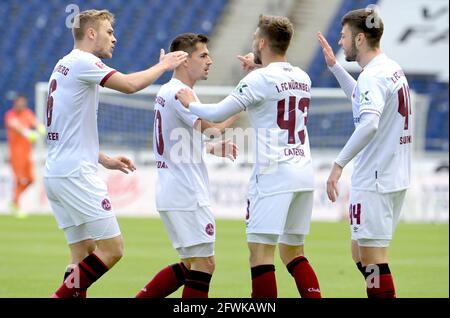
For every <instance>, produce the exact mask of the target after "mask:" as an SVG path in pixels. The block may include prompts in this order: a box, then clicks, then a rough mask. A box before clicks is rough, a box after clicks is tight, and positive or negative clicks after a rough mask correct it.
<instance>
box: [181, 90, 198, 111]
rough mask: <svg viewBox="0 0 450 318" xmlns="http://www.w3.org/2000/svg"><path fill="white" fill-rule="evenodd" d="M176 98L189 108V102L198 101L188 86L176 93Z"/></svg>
mask: <svg viewBox="0 0 450 318" xmlns="http://www.w3.org/2000/svg"><path fill="white" fill-rule="evenodd" d="M176 99H178V100H179V101H180V102H181V104H183V106H184V107H186V108H189V104H190V103H193V102H195V101H197V99H196V98H195V95H194V93H193V92H192V91H191V90H190V89H187V88H182V89H180V90H179V91H178V93H177V94H176Z"/></svg>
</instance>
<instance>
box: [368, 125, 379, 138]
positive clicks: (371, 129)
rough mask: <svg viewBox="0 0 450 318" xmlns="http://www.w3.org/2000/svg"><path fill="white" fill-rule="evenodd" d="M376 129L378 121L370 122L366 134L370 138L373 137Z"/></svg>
mask: <svg viewBox="0 0 450 318" xmlns="http://www.w3.org/2000/svg"><path fill="white" fill-rule="evenodd" d="M377 131H378V122H371V123H370V124H369V125H367V134H368V135H369V137H370V138H373V137H374V136H375V135H376V133H377Z"/></svg>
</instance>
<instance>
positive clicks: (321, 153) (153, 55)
mask: <svg viewBox="0 0 450 318" xmlns="http://www.w3.org/2000/svg"><path fill="white" fill-rule="evenodd" d="M372 4H376V5H378V6H379V8H380V11H381V15H382V17H386V20H385V35H384V38H383V41H382V48H383V51H384V52H385V53H387V55H389V56H391V57H393V58H394V59H396V60H397V61H398V62H399V63H400V64H401V65H402V66H403V67H404V69H405V73H406V74H407V77H408V80H409V83H410V87H411V89H412V90H413V91H414V92H415V96H416V101H417V103H416V104H415V105H414V106H415V107H416V108H415V109H414V110H413V111H414V112H415V115H416V116H415V117H416V118H415V124H416V125H417V126H418V127H422V129H420V130H417V131H416V132H417V136H415V138H416V140H417V142H416V143H415V154H414V166H413V186H412V189H411V190H410V191H409V199H408V200H407V202H406V204H405V208H404V210H403V216H402V218H403V221H404V223H402V224H401V226H400V229H399V232H400V233H404V234H399V236H401V235H404V236H403V237H404V244H405V246H398V247H397V249H398V250H399V251H408V248H406V245H408V244H411V242H412V241H411V240H410V237H411V236H414V237H416V236H419V235H421V236H426V237H427V239H428V240H421V241H419V242H418V243H417V244H418V245H419V246H423V248H429V244H433V245H435V246H434V247H435V248H436V251H435V253H434V254H432V255H430V257H431V258H432V259H433V264H434V265H433V266H434V268H435V269H436V271H435V272H434V273H435V274H434V275H435V276H434V280H435V282H436V284H437V287H436V286H434V288H435V289H436V293H432V292H431V293H430V292H421V291H420V290H419V286H420V284H416V285H415V284H413V285H412V287H411V288H409V287H408V288H405V292H404V295H410V296H411V297H422V296H423V297H433V296H434V297H442V296H445V297H448V202H449V198H448V193H449V192H448V191H449V190H448V119H449V118H448V105H449V102H448V98H449V97H448V15H449V5H448V1H444V0H443V1H440V0H414V1H406V0H399V1H393V0H380V1H366V0H325V1H317V0H210V1H204V0H186V1H181V0H165V1H163V0H130V1H127V2H126V5H124V3H123V2H122V1H119V0H108V1H106V0H88V1H71V2H68V1H60V0H49V1H38V0H27V1H16V0H3V1H1V2H0V17H1V18H0V30H1V31H2V37H1V38H0V106H1V108H0V229H1V231H0V235H1V238H2V240H1V241H0V251H2V252H4V253H0V255H2V256H0V297H21V296H23V297H45V296H46V294H48V293H49V292H50V291H51V286H52V284H51V280H52V279H53V280H54V277H53V276H57V275H53V276H52V277H51V278H50V277H48V279H49V280H47V281H46V282H45V284H47V283H48V286H47V285H45V284H44V285H39V286H37V287H36V288H35V290H32V291H29V292H28V293H23V292H22V293H21V291H20V288H18V287H15V286H20V285H21V283H19V281H20V274H19V273H21V270H22V271H24V272H27V270H26V268H21V267H17V266H16V267H14V264H16V263H20V260H21V257H19V255H22V254H21V253H19V252H17V251H18V249H20V248H29V246H33V243H36V242H35V239H34V237H35V236H38V237H39V238H42V239H43V240H42V242H46V244H48V245H45V244H44V243H42V244H38V245H37V247H36V250H34V252H32V255H35V254H36V255H43V256H45V255H46V253H49V254H51V255H53V256H54V257H55V262H60V263H61V264H63V265H61V266H63V267H64V262H65V261H66V258H67V255H66V254H64V253H63V252H64V244H62V243H63V242H64V239H63V236H62V234H61V233H59V232H58V230H57V228H56V226H55V224H54V221H52V218H51V216H48V215H49V213H50V211H49V208H48V203H47V202H46V199H45V193H44V191H43V187H42V182H41V176H42V165H43V162H44V160H45V146H44V144H43V141H42V140H41V141H40V142H38V143H37V144H36V147H35V161H36V172H37V175H38V181H37V182H36V184H35V185H34V186H33V187H32V188H31V189H29V190H28V192H27V193H26V195H25V196H24V198H23V206H24V209H25V210H27V211H28V212H30V213H32V214H37V215H44V216H32V217H30V218H28V219H25V220H15V219H12V218H11V217H10V216H8V202H9V200H10V193H11V189H12V187H11V184H12V182H11V172H10V170H9V166H8V164H7V151H6V149H7V148H6V142H5V138H6V137H5V129H4V123H3V116H4V113H5V112H6V110H7V109H8V108H9V107H10V105H11V101H12V99H13V98H14V97H15V96H16V94H18V93H21V94H24V95H26V96H27V97H28V99H29V105H30V107H31V108H32V109H34V110H36V112H37V115H38V116H39V117H40V118H43V116H44V112H43V107H44V106H43V105H44V103H45V92H46V90H47V89H46V86H45V83H44V84H40V85H39V84H38V83H39V82H45V81H47V79H48V77H49V75H50V73H51V71H52V68H53V67H54V65H55V63H56V61H57V59H59V58H60V57H62V56H64V55H65V54H67V53H68V52H69V51H70V50H71V49H72V47H73V39H72V36H71V34H70V31H69V30H68V29H67V28H66V26H65V23H66V20H67V17H68V16H69V15H70V14H71V13H72V12H73V11H71V10H73V8H74V5H77V6H78V7H79V8H80V10H85V9H90V8H98V9H101V8H106V9H109V10H110V11H111V12H113V13H114V14H115V16H116V24H115V36H116V38H117V39H118V44H117V46H116V49H115V51H114V57H113V58H112V59H111V60H106V61H105V62H106V63H107V64H108V65H110V66H111V67H114V68H117V69H118V70H120V71H122V72H125V73H127V72H133V71H137V70H141V69H143V68H146V67H148V66H150V65H152V64H154V63H156V62H157V59H158V57H159V49H160V48H165V49H166V50H167V48H168V45H169V43H170V41H171V39H172V38H173V37H174V36H175V35H177V34H179V33H182V32H198V33H205V34H208V35H210V36H211V40H212V42H211V44H210V51H211V55H212V58H213V60H214V64H213V67H212V70H211V72H210V78H209V79H208V81H205V82H201V83H199V84H198V85H201V86H205V87H204V91H205V94H204V98H202V100H208V99H211V100H218V99H219V98H221V97H222V96H223V95H224V94H225V95H226V94H227V92H229V91H230V90H231V89H232V87H233V86H235V85H236V84H237V83H238V81H239V79H240V78H242V77H243V76H244V73H243V72H242V71H241V70H240V67H239V63H238V62H237V60H236V58H235V56H236V54H243V53H247V52H248V51H249V50H250V48H251V39H252V36H253V32H254V29H255V25H256V21H257V17H258V15H259V14H260V13H264V14H274V15H286V16H288V17H289V18H290V19H291V20H292V21H293V23H294V25H295V27H296V33H295V36H294V39H293V43H292V46H291V48H290V51H289V54H288V56H289V61H290V62H291V63H293V64H296V65H299V66H300V67H302V68H303V69H305V70H306V71H307V72H308V73H309V74H310V76H311V79H312V82H313V88H314V90H313V102H312V105H311V109H310V114H309V118H308V130H309V135H310V142H311V147H312V151H313V156H314V157H313V159H314V162H315V166H316V172H317V174H316V175H317V180H316V183H317V191H316V194H315V212H314V215H315V217H314V220H315V222H316V223H315V224H313V232H312V233H313V234H314V228H317V232H316V233H317V234H318V236H320V233H323V234H324V235H323V236H321V238H322V239H323V240H324V241H323V242H322V241H320V242H318V243H317V244H316V246H319V248H320V247H322V243H323V244H327V241H329V240H334V239H337V238H334V239H333V238H330V237H328V236H327V235H325V233H327V232H328V231H334V230H335V229H339V231H343V233H344V234H345V235H341V236H339V238H340V239H342V242H343V244H345V240H346V239H347V236H346V235H347V234H348V233H346V229H347V228H346V226H345V225H344V223H343V222H344V221H345V219H346V210H347V207H346V198H347V194H348V179H349V175H350V173H351V167H349V168H348V169H346V170H347V171H346V175H345V176H344V179H343V181H342V187H343V189H344V190H343V191H342V193H343V195H342V198H341V200H340V201H339V203H338V204H337V205H331V204H329V203H328V202H327V200H326V197H325V193H324V181H325V180H326V177H327V174H328V171H329V170H328V168H329V166H330V163H331V162H332V160H333V159H334V157H335V156H336V155H337V153H338V151H339V149H340V148H341V147H342V146H343V145H344V143H345V141H346V140H347V138H348V137H349V136H350V134H351V132H352V130H353V127H352V121H351V114H350V113H349V111H348V110H347V111H341V110H339V111H336V110H335V109H341V108H342V107H345V106H346V105H348V102H346V101H345V99H343V98H342V94H339V93H338V90H333V88H337V87H338V84H337V82H336V80H335V79H334V77H333V76H332V75H331V73H330V72H329V71H328V70H327V68H326V66H325V62H324V59H323V57H322V53H321V50H320V49H319V47H318V45H317V41H316V37H315V33H316V31H321V32H322V33H324V34H325V35H326V37H327V39H328V40H329V42H330V44H331V45H332V46H333V48H334V50H335V52H336V53H337V55H338V57H339V59H340V60H341V61H342V54H341V53H338V52H339V48H338V45H337V42H338V39H339V34H340V30H341V27H340V18H341V17H342V15H343V14H344V13H345V12H347V11H348V10H351V9H356V8H364V7H366V6H368V5H372ZM400 12H401V13H400ZM343 64H344V65H345V67H347V68H348V69H349V70H350V71H351V72H352V73H353V74H354V75H355V76H357V73H358V70H357V69H356V68H354V67H352V66H351V65H350V64H349V63H345V62H343ZM170 76H171V74H170V73H166V74H165V75H164V76H162V77H161V78H160V79H159V80H158V81H157V83H156V84H163V83H164V82H166V81H167V80H168V79H169V78H170ZM154 90H155V88H153V90H151V89H149V90H146V91H145V92H144V94H140V95H137V96H134V97H130V96H122V95H123V94H122V95H121V94H110V93H109V92H107V91H103V92H104V94H103V95H102V97H103V98H102V99H101V105H100V110H99V130H100V139H101V148H102V149H103V150H106V152H107V153H111V154H115V153H125V154H128V155H129V156H131V157H133V158H134V159H135V161H136V162H137V164H138V168H139V169H138V172H137V173H136V174H134V175H133V176H131V177H130V176H122V175H120V174H118V173H110V172H107V171H105V170H104V169H100V174H101V175H102V177H104V178H105V180H107V183H108V187H109V191H110V193H111V196H112V201H113V204H114V207H115V209H116V212H117V213H118V214H119V215H120V216H122V217H126V218H124V219H123V220H122V222H123V223H125V225H124V227H126V229H130V232H135V231H138V232H139V231H142V235H144V236H145V239H144V238H142V237H138V236H136V235H135V234H129V235H128V237H130V240H133V239H134V238H135V237H136V242H137V241H139V240H141V241H139V244H143V242H147V243H148V244H149V245H151V246H147V247H146V248H147V249H148V251H149V252H148V253H152V252H151V251H152V249H151V247H152V246H154V244H156V243H155V242H154V241H151V237H150V238H149V236H152V235H157V236H161V237H162V238H164V239H165V240H163V239H162V238H161V237H159V239H160V240H162V241H161V242H159V243H157V244H162V245H163V246H164V248H163V249H161V250H169V251H170V244H169V243H168V240H167V238H166V237H165V234H164V232H163V230H162V224H161V223H160V222H159V220H158V218H157V213H156V211H155V208H154V199H153V189H154V186H155V185H154V178H155V175H156V171H155V169H154V162H153V153H152V149H151V141H152V135H153V112H152V107H153V105H152V104H153V102H152V98H153V95H152V94H154ZM315 92H317V94H316V95H317V96H319V95H320V98H317V99H316V102H314V97H315ZM316 109H317V110H318V111H316ZM247 125H248V123H247V121H246V117H245V114H244V115H243V116H242V118H241V119H240V120H239V121H238V122H237V124H236V125H235V126H237V127H247ZM241 151H242V156H241V158H240V159H239V160H238V161H237V163H235V164H231V163H227V162H224V161H222V160H215V159H214V158H213V159H210V161H211V162H209V170H210V177H211V188H212V196H213V199H214V202H215V203H214V204H215V209H214V210H215V213H216V215H217V216H218V217H219V219H221V221H219V223H218V231H220V227H219V226H220V225H221V224H223V225H222V227H223V229H224V232H225V233H232V231H235V230H236V228H239V229H240V230H241V231H240V232H238V233H239V234H238V235H231V234H230V237H229V244H233V242H234V241H232V240H233V239H236V238H240V239H242V241H240V242H239V244H240V245H239V248H240V249H241V250H242V257H243V258H242V259H241V260H240V261H241V263H240V264H241V265H240V266H241V267H242V268H241V270H242V272H243V273H244V274H242V275H245V274H247V271H246V255H245V253H246V248H245V246H244V245H243V244H242V242H244V237H243V236H242V231H243V227H244V225H243V224H242V222H241V221H240V219H242V218H243V217H244V215H245V210H244V209H245V201H244V198H245V191H246V187H245V186H246V182H247V176H248V173H249V168H250V165H249V164H248V161H249V160H248V156H249V154H250V153H251V149H248V147H241ZM3 214H4V216H2V215H3ZM142 216H144V217H147V216H150V217H153V218H150V219H149V220H147V219H146V220H145V221H144V222H147V223H146V224H148V229H145V228H142V229H139V226H140V225H141V224H140V223H141V222H140V221H139V219H136V217H142ZM226 218H231V219H232V220H229V221H227V220H222V219H226ZM236 219H237V220H236ZM233 220H234V221H233ZM323 221H333V223H329V224H328V223H323ZM150 222H151V224H150ZM222 222H223V223H222ZM131 224H134V225H131ZM144 224H145V223H144ZM330 226H331V228H329V227H330ZM40 229H46V230H45V231H46V232H45V234H44V233H43V232H42V230H40ZM228 229H229V230H228ZM231 229H233V230H231ZM230 231H231V232H230ZM50 233H51V234H50ZM124 234H125V236H126V237H127V233H126V231H125V229H124ZM22 235H23V237H22ZM46 235H49V237H51V238H52V240H47V239H46ZM24 238H27V239H24ZM53 238H54V239H55V241H53ZM38 240H39V239H38ZM149 240H150V241H149ZM219 240H220V236H219V232H218V241H219ZM227 240H228V238H227ZM309 240H310V241H311V247H310V248H311V252H312V253H313V248H314V246H315V245H314V235H312V236H311V238H310V239H309ZM127 243H129V242H127ZM218 244H221V243H220V242H218ZM128 245H129V244H128ZM55 246H57V247H55ZM220 246H221V245H218V249H219V247H220ZM58 247H59V249H60V250H61V252H58V253H56V250H58ZM234 248H235V247H234ZM234 248H233V247H230V246H227V247H226V249H234ZM144 249H145V248H144ZM130 250H131V251H135V250H136V249H135V247H133V246H131V247H130ZM394 250H395V248H394ZM58 251H59V250H58ZM336 251H342V253H348V251H347V250H346V248H345V247H343V246H341V249H336ZM433 251H434V250H433ZM323 252H324V253H328V252H329V250H327V249H325V250H323ZM55 253H56V254H57V256H55ZM166 253H168V254H166V256H164V255H161V256H160V258H157V259H156V261H155V262H156V264H155V265H154V266H155V270H156V269H157V268H158V267H161V266H163V265H165V262H166V261H165V258H167V259H168V261H170V258H172V259H173V258H174V257H175V254H174V253H172V254H170V252H166ZM430 253H432V251H431V250H430ZM318 254H320V253H318ZM7 255H10V257H11V258H14V261H12V262H8V261H4V262H2V261H1V260H2V259H3V260H7V259H8V258H7ZM226 255H228V254H227V253H225V252H224V253H223V257H224V262H226V261H227V260H226V258H225V256H226ZM394 255H395V254H394V252H393V256H394ZM341 256H343V257H344V258H343V259H348V258H349V257H350V256H349V255H340V254H339V257H341ZM133 257H136V255H134V256H133V255H131V256H129V259H130V260H132V259H133ZM230 257H233V254H232V253H231V254H230ZM402 257H403V256H402ZM218 258H219V256H218ZM402 261H404V262H406V264H405V265H404V266H405V268H408V266H409V270H410V271H411V275H412V276H413V273H414V271H415V270H416V269H415V268H414V267H413V265H414V264H418V263H420V261H419V260H417V259H414V258H409V256H408V255H406V256H404V258H403V259H402ZM130 262H131V261H130ZM141 262H142V260H141ZM318 262H319V260H318ZM325 262H328V261H327V260H325ZM408 262H409V263H408ZM346 263H347V264H348V266H352V265H351V262H349V261H348V260H347V262H346ZM53 265H54V264H52V266H53ZM45 266H49V264H48V263H46V264H45ZM142 266H143V265H142ZM230 266H231V265H230ZM422 266H425V265H424V264H422ZM55 270H58V269H57V268H55ZM119 270H120V268H119ZM119 270H118V271H119ZM347 270H348V271H350V270H349V269H348V268H347ZM441 270H443V271H444V272H445V274H437V273H438V272H441ZM147 271H148V269H147ZM405 271H407V269H405ZM149 272H150V273H151V271H149ZM323 272H324V273H325V272H326V269H324V270H323ZM424 272H425V271H424ZM41 274H42V273H41ZM432 274H433V273H431V274H430V273H429V272H428V271H427V275H432ZM329 275H330V276H331V273H329ZM41 276H42V277H45V275H41ZM111 276H112V275H111ZM42 277H41V278H40V279H41V280H43V279H42ZM219 277H220V275H219ZM246 279H247V278H246V276H244V277H243V279H242V280H243V281H245V280H246ZM49 281H50V283H49ZM145 281H146V279H144V280H140V283H144V282H145ZM140 283H139V284H140ZM105 284H108V282H106V283H105ZM139 284H137V285H138V286H139V287H140V285H139ZM218 284H219V283H218ZM53 285H55V284H53ZM405 285H406V284H405ZM111 286H112V287H111V288H108V290H109V291H110V292H111V293H108V292H107V293H105V291H104V290H102V289H101V288H99V289H98V293H97V294H95V292H94V296H95V295H98V297H104V296H114V295H115V294H114V292H115V288H114V287H113V286H114V284H113V283H112V282H111ZM219 286H220V284H219ZM291 287H292V286H291ZM230 288H231V289H233V288H234V287H230V286H228V287H227V285H226V283H225V282H224V288H223V290H224V292H223V293H220V292H218V293H217V294H216V295H217V297H221V296H224V295H225V296H226V297H228V296H231V295H233V294H231V295H230V294H228V293H227V292H225V290H229V289H230ZM130 289H131V290H132V289H133V288H130ZM291 289H292V288H291ZM408 292H409V294H408ZM118 293H119V296H120V295H121V294H120V291H119V292H118ZM116 295H117V294H116ZM125 295H126V294H125ZM125 295H124V297H125ZM213 295H214V294H213ZM238 295H239V294H238ZM242 295H244V296H243V297H246V296H245V295H248V293H247V294H246V293H245V292H242ZM287 295H288V296H292V297H295V293H291V294H289V293H288V294H287ZM330 295H331V296H334V297H340V296H342V297H344V296H346V295H350V296H353V297H363V296H364V295H363V294H358V293H357V291H355V293H353V292H349V294H346V290H343V291H339V289H338V291H336V293H335V294H333V293H330Z"/></svg>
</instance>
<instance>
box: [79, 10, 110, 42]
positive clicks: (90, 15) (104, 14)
mask: <svg viewBox="0 0 450 318" xmlns="http://www.w3.org/2000/svg"><path fill="white" fill-rule="evenodd" d="M77 19H78V21H79V26H78V27H76V26H75V25H74V27H73V28H72V34H73V38H74V40H75V41H80V40H82V39H83V38H84V35H85V33H86V30H87V28H89V27H92V28H94V29H96V30H97V29H98V24H99V22H100V21H103V20H107V21H109V22H111V25H113V24H114V14H112V13H111V12H109V11H108V10H86V11H82V12H80V13H79V14H78V15H77V16H76V17H75V21H77Z"/></svg>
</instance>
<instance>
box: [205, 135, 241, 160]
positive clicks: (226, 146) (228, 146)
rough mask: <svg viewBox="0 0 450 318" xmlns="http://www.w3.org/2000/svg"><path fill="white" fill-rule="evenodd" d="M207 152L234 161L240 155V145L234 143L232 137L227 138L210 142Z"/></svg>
mask: <svg viewBox="0 0 450 318" xmlns="http://www.w3.org/2000/svg"><path fill="white" fill-rule="evenodd" d="M207 152H208V153H210V154H212V155H215V156H217V157H224V158H228V159H230V160H231V161H234V160H236V157H237V155H238V152H239V147H238V146H237V145H236V144H234V143H232V142H231V141H230V139H227V140H221V141H218V142H210V143H208V144H207Z"/></svg>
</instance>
